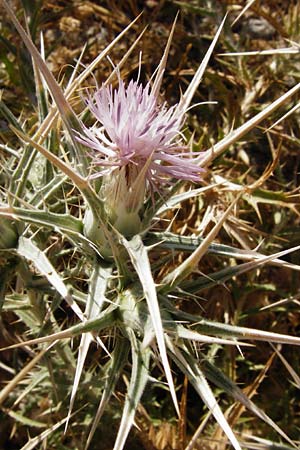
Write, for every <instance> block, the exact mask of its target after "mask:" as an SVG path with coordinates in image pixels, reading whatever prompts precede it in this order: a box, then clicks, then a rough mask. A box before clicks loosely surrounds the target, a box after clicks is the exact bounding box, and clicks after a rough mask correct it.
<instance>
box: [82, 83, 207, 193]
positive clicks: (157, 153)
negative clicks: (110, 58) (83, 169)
mask: <svg viewBox="0 0 300 450" xmlns="http://www.w3.org/2000/svg"><path fill="white" fill-rule="evenodd" d="M87 105H88V107H89V109H90V111H91V112H92V113H93V115H94V116H95V118H96V119H97V122H96V124H95V125H94V126H93V127H91V128H86V127H84V133H82V134H80V135H78V136H77V139H78V140H79V141H80V142H81V143H82V144H84V145H85V146H87V147H89V148H91V149H92V150H93V152H92V157H93V163H94V165H96V166H99V167H101V169H100V171H98V172H97V173H96V174H94V175H93V177H94V178H96V177H99V176H102V175H104V174H107V173H110V172H112V171H114V170H115V169H117V168H119V169H121V168H122V167H124V166H128V167H127V169H128V170H129V171H130V167H132V168H133V166H135V170H134V171H135V172H137V173H139V172H141V171H145V177H146V180H147V181H148V182H149V184H150V185H152V186H153V185H159V184H161V183H162V182H164V181H166V179H168V178H169V179H170V178H176V179H181V180H189V181H196V182H197V181H199V176H200V175H199V174H200V172H201V171H202V169H201V168H200V167H199V166H198V164H196V162H195V161H194V160H193V157H195V153H192V152H191V151H190V150H189V148H188V146H187V145H183V143H182V135H181V132H180V129H181V127H182V124H183V116H184V114H183V113H182V112H180V111H179V109H178V108H177V106H176V105H175V106H173V107H171V108H167V106H166V103H164V104H161V105H159V104H158V101H157V97H156V96H155V95H154V94H153V93H151V90H150V84H149V83H148V84H147V85H146V86H145V87H143V86H142V84H139V83H138V82H136V81H131V82H130V83H129V85H128V86H127V88H126V87H125V85H124V82H123V81H122V80H119V86H118V88H117V89H113V87H112V86H111V85H109V86H107V87H105V86H102V87H101V88H100V89H99V90H98V91H97V92H96V93H95V94H94V96H93V97H92V98H91V97H90V98H88V100H87ZM99 124H100V125H101V126H100V127H99ZM145 168H146V170H145Z"/></svg>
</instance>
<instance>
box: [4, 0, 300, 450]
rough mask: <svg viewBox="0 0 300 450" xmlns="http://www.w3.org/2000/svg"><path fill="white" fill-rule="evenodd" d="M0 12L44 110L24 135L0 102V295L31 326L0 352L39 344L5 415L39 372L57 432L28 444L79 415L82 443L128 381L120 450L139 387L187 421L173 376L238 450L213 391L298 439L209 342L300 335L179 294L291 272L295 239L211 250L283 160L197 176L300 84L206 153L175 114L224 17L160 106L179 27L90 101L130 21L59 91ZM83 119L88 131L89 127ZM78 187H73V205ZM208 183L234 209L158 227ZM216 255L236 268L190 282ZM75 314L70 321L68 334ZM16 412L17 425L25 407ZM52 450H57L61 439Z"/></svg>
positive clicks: (9, 393)
mask: <svg viewBox="0 0 300 450" xmlns="http://www.w3.org/2000/svg"><path fill="white" fill-rule="evenodd" d="M1 4H2V5H3V7H4V9H5V11H6V13H7V15H8V17H9V18H10V20H11V21H12V23H13V24H14V26H15V28H16V30H17V31H18V33H19V35H20V36H21V38H22V40H23V42H24V44H25V45H26V47H27V49H28V51H29V52H30V54H31V57H32V61H33V67H34V74H35V81H36V89H37V91H36V96H37V98H38V100H39V102H38V118H36V123H35V126H34V127H32V128H30V127H29V126H27V125H26V124H25V125H24V124H23V123H22V122H21V121H19V120H18V119H17V118H16V117H14V115H13V113H12V112H11V111H10V110H9V109H8V107H7V106H6V105H4V103H2V104H1V110H2V112H3V114H4V115H5V117H6V119H7V120H8V122H9V123H10V126H11V129H12V130H13V131H14V133H15V135H16V136H17V138H18V139H19V141H20V143H21V144H17V145H16V147H15V148H11V147H9V146H3V150H5V152H6V155H8V156H7V158H6V168H5V171H6V173H7V174H8V176H7V177H6V178H7V181H6V182H5V187H4V189H3V195H2V197H1V207H0V214H1V234H2V235H1V240H0V242H1V264H2V267H3V270H2V275H1V277H2V280H3V287H1V297H2V299H1V300H3V309H4V311H13V312H14V314H16V315H17V316H18V317H19V318H20V319H21V321H22V322H23V323H24V324H25V326H26V334H22V337H21V336H19V337H18V339H14V342H13V343H11V345H9V346H8V347H6V349H13V348H19V347H21V348H25V349H29V348H30V349H31V348H32V346H35V347H34V348H36V352H33V351H32V350H30V355H31V356H32V360H31V361H30V362H29V363H27V365H25V366H24V368H23V370H22V371H21V372H20V374H17V375H15V377H14V378H12V379H11V380H10V382H9V383H8V384H7V386H5V387H4V388H3V390H2V391H1V393H0V404H6V402H7V403H8V402H9V399H10V398H12V399H13V400H14V403H13V404H11V405H10V407H9V408H10V410H9V411H10V412H12V411H13V409H14V405H16V406H18V405H19V404H20V405H21V403H20V397H19V398H14V389H15V387H16V386H17V385H18V384H19V383H20V382H22V381H23V380H24V379H25V378H26V377H27V376H28V374H29V373H31V372H32V371H33V372H34V374H35V377H34V379H33V381H32V382H29V383H28V384H27V388H26V390H25V392H24V396H26V397H27V398H28V397H29V394H30V393H31V392H33V391H37V392H38V393H39V379H40V378H39V377H41V379H42V378H43V379H46V380H47V383H48V385H50V383H51V385H52V386H53V389H54V393H55V395H54V397H56V400H57V403H56V404H55V405H54V403H52V402H53V400H52V399H51V405H49V408H47V409H46V411H45V414H47V415H48V416H49V417H50V416H51V409H53V410H54V411H55V412H56V411H58V410H59V409H60V415H59V417H60V418H59V420H57V421H56V423H54V421H55V414H54V419H51V425H50V426H48V425H47V427H46V428H45V430H44V431H43V432H42V433H41V434H38V435H36V436H35V437H32V438H30V439H29V441H28V442H27V444H25V446H24V447H23V448H24V449H25V448H27V449H28V448H35V447H37V446H39V445H40V444H41V442H44V443H46V442H49V441H51V436H52V435H54V434H55V432H56V430H57V429H59V430H61V428H63V427H64V428H65V433H66V436H67V435H68V432H69V429H70V428H72V426H73V421H76V417H78V416H80V414H82V411H84V410H85V408H86V410H88V416H89V420H87V422H88V426H85V430H84V432H83V433H84V436H85V437H84V439H83V441H81V442H80V443H77V444H76V445H77V446H78V448H85V449H88V448H92V446H93V445H96V444H93V438H94V435H95V433H97V428H98V427H99V426H101V421H102V420H104V418H105V412H107V411H109V409H110V407H111V405H112V404H114V402H115V400H114V397H115V396H117V395H118V389H120V388H119V385H120V384H122V380H125V385H126V391H125V397H124V399H123V400H122V413H121V416H120V420H119V424H118V429H117V432H116V437H115V442H114V449H115V450H121V449H123V448H124V446H125V444H126V441H127V439H128V436H129V434H130V431H131V429H132V428H133V426H134V424H135V416H136V415H137V413H138V411H139V408H140V405H141V404H142V403H143V394H144V392H145V389H146V386H149V385H151V384H154V383H157V384H158V385H159V386H160V387H161V389H166V387H167V389H168V392H169V395H170V398H171V399H172V403H173V408H174V414H175V415H177V417H178V418H180V417H181V416H182V412H181V411H180V406H179V401H178V393H177V386H176V381H177V379H176V374H177V373H181V374H183V375H184V376H185V377H186V379H187V380H188V382H189V383H190V384H191V385H192V386H193V388H194V390H195V392H196V393H197V395H199V397H200V398H201V400H202V402H203V404H204V405H205V406H206V407H207V409H208V410H209V412H210V414H211V415H212V416H213V417H214V419H215V421H216V423H217V424H218V425H219V427H220V428H221V429H222V432H224V434H225V436H226V439H227V440H228V442H229V443H230V444H231V445H232V446H233V448H235V449H236V450H240V449H241V443H240V442H239V439H238V438H237V433H236V432H235V430H234V429H233V427H232V426H231V425H230V423H229V421H228V420H227V418H226V416H225V414H224V412H223V411H222V408H221V407H220V405H219V401H218V398H217V397H216V395H215V393H214V389H213V388H212V386H211V385H216V386H217V387H218V388H219V389H221V390H222V391H224V392H225V393H226V394H228V395H229V396H231V397H232V398H233V399H234V400H235V401H237V402H240V403H241V405H243V407H245V408H247V409H248V410H249V411H250V412H251V413H252V414H253V415H255V416H257V417H258V418H259V419H260V420H261V421H264V422H265V423H266V424H267V425H268V426H269V427H270V428H272V429H273V430H275V432H276V433H277V434H278V435H279V436H280V437H281V438H282V439H284V440H285V441H286V442H287V443H288V444H289V445H290V446H294V442H293V440H292V439H291V438H290V437H289V436H287V435H286V433H285V432H284V431H283V430H282V429H281V428H280V427H279V426H278V425H277V424H276V423H275V422H274V421H273V420H272V419H271V418H270V417H269V416H268V415H267V414H266V413H265V412H264V411H263V410H262V409H260V408H259V407H258V406H257V405H256V404H255V403H254V402H253V401H252V400H251V398H250V396H247V395H246V394H245V393H244V391H243V390H242V389H241V388H240V387H239V386H238V385H237V384H236V383H235V382H234V381H233V380H232V379H231V378H230V377H229V376H228V375H227V374H226V373H225V372H223V371H222V370H220V369H219V368H218V367H217V365H216V364H215V363H214V361H213V359H212V358H210V357H208V356H207V354H206V350H205V349H206V347H208V348H209V347H213V348H219V347H220V346H222V347H223V346H224V347H226V346H228V347H231V348H237V349H243V348H246V349H248V347H249V346H252V345H253V343H254V342H255V341H266V342H269V343H276V344H293V345H300V338H298V337H295V336H290V335H287V334H280V333H275V332H272V331H268V330H261V329H254V328H250V327H241V326H238V325H234V324H229V323H223V322H217V321H211V320H208V319H206V318H205V316H204V315H201V314H200V313H197V314H195V313H191V312H189V311H188V310H185V309H184V308H181V307H180V302H179V306H178V305H177V304H176V301H175V300H177V299H185V298H186V299H187V301H191V302H192V301H193V297H197V296H199V295H200V292H202V291H204V290H205V289H208V288H210V287H212V286H215V285H217V284H221V283H225V282H226V281H228V280H232V279H234V278H235V277H237V276H239V275H241V274H243V273H246V272H249V271H254V269H256V270H257V269H258V268H260V267H262V266H264V265H267V264H272V265H274V266H279V267H283V268H285V269H286V270H289V271H291V272H292V271H295V272H297V271H299V269H300V267H299V266H298V265H296V264H292V263H289V262H287V261H285V260H284V259H281V258H282V257H283V256H285V255H286V254H289V253H292V252H294V251H296V250H299V246H298V247H293V248H288V249H285V250H281V251H278V252H277V253H273V254H271V255H264V254H262V253H260V252H259V251H257V250H255V251H254V250H249V249H245V248H241V249H239V248H236V247H233V246H229V245H221V244H218V243H217V242H215V239H216V238H217V236H218V234H219V232H220V231H221V230H222V228H224V229H226V227H227V228H228V227H229V224H230V221H232V220H234V217H235V216H234V211H235V209H237V208H238V207H239V204H240V202H242V201H249V202H251V201H252V204H253V205H254V207H255V206H256V205H255V201H256V200H257V197H255V195H254V194H253V192H256V193H257V189H258V188H259V187H260V185H261V184H262V183H263V182H264V181H265V180H266V179H267V178H268V177H269V176H270V175H271V173H272V171H273V170H274V169H275V168H276V165H277V162H278V161H277V159H276V158H274V161H273V163H272V164H271V165H270V167H268V168H267V169H266V171H265V172H264V173H263V175H262V176H261V178H260V179H259V180H257V181H256V182H253V184H252V185H250V186H249V185H247V186H246V185H245V186H243V184H238V183H230V182H229V181H227V180H226V179H220V178H218V177H217V175H216V176H215V181H214V182H213V183H209V182H206V181H205V176H206V174H207V173H208V172H209V170H210V169H209V165H210V164H212V162H213V160H214V159H215V158H217V157H218V156H220V155H221V154H223V152H225V151H226V150H227V149H228V148H229V147H230V146H231V145H232V144H233V143H235V142H237V141H238V140H239V139H241V137H242V136H244V135H245V134H246V133H247V132H249V131H250V130H251V129H252V128H254V127H255V126H256V125H258V124H259V123H260V122H262V121H263V120H264V119H265V118H267V117H269V116H270V114H271V113H272V112H273V111H275V110H276V109H277V108H279V107H280V106H282V105H283V104H284V103H285V102H287V101H288V100H290V99H291V98H292V97H293V95H294V94H295V93H296V92H297V91H298V90H299V88H300V84H299V83H298V84H296V85H295V86H294V87H292V88H291V89H290V90H289V91H288V92H286V93H285V94H284V95H282V96H281V97H280V98H278V99H277V100H276V101H275V102H273V103H271V104H270V105H268V106H266V107H265V108H264V109H263V110H262V111H261V112H259V113H257V114H256V115H254V116H253V117H252V118H251V119H249V120H248V121H247V122H246V123H244V124H243V125H241V126H240V127H238V128H236V129H234V130H233V131H230V132H229V133H228V134H227V135H225V137H223V139H221V140H220V141H219V142H217V143H216V144H215V145H214V146H213V147H212V148H210V149H207V150H203V149H200V151H198V150H196V149H195V144H194V142H193V139H192V138H190V137H189V136H188V134H187V132H186V130H185V119H186V116H187V114H188V111H189V110H190V108H191V106H192V100H193V97H194V95H195V93H196V91H197V89H198V87H199V84H200V82H201V80H202V78H203V75H204V72H205V69H206V67H207V65H208V63H209V60H210V58H211V56H212V53H213V51H214V48H215V45H216V43H217V41H218V39H219V36H220V34H221V32H222V29H223V26H224V22H225V19H224V20H223V22H222V23H221V25H220V26H219V28H218V30H217V32H216V34H215V36H214V38H213V40H212V42H211V44H210V46H209V49H208V50H207V53H206V55H205V57H204V58H203V60H202V62H201V64H200V66H199V68H198V69H197V70H196V72H195V74H194V76H193V78H192V80H191V82H190V84H189V85H188V87H187V89H186V90H185V92H184V93H182V95H181V97H180V100H179V102H178V103H177V104H176V105H174V106H167V103H166V102H164V101H161V100H160V94H161V85H162V80H163V75H164V72H165V68H166V64H167V58H168V54H169V51H170V47H171V45H172V38H173V35H174V30H175V28H176V21H175V22H174V24H173V27H172V29H171V30H170V34H169V38H168V41H167V42H166V47H165V51H164V54H163V55H162V58H161V61H160V63H159V66H158V67H157V70H156V71H155V73H154V75H153V76H152V77H151V78H150V81H148V83H146V84H145V85H143V84H142V83H141V82H140V81H139V78H138V79H137V80H131V81H129V82H128V83H127V82H126V81H124V80H123V79H122V77H121V68H122V64H123V63H125V62H126V55H125V57H124V61H121V62H120V63H119V64H118V65H117V66H116V67H115V66H113V69H112V72H113V73H112V76H114V77H115V79H117V81H116V83H115V84H113V82H112V81H111V80H108V82H106V83H104V84H103V85H102V86H101V87H100V88H99V86H96V87H95V89H94V91H93V92H92V93H91V91H90V90H89V91H88V93H86V94H84V92H85V89H83V90H81V89H80V87H81V86H84V85H85V82H86V80H87V79H88V77H89V76H90V75H91V73H92V71H93V70H94V68H95V67H96V66H97V65H101V62H103V60H104V58H105V57H106V56H107V55H109V52H110V50H111V48H112V47H113V46H114V45H116V44H117V43H118V42H119V41H120V39H122V38H123V37H124V35H125V33H126V32H127V31H128V29H129V28H130V27H132V25H133V24H134V22H133V23H131V24H130V25H129V26H128V27H127V28H126V29H125V30H124V31H123V32H122V33H120V35H119V36H118V37H117V38H116V39H115V40H114V41H113V42H112V44H111V45H109V46H108V47H107V48H106V49H105V50H104V51H103V52H102V53H101V54H100V55H99V56H98V57H97V58H96V60H95V61H93V62H91V64H90V65H89V66H88V67H87V68H86V69H84V70H83V71H82V72H80V73H79V74H78V72H79V68H80V61H79V62H78V64H77V66H76V68H75V70H74V73H73V75H72V77H71V80H70V83H69V84H68V85H67V87H66V88H65V89H62V88H61V87H60V85H59V84H58V83H57V81H56V80H55V78H54V77H53V75H52V73H51V72H50V71H49V69H48V67H47V65H46V63H45V61H44V58H43V51H42V52H41V53H40V52H39V51H38V50H37V48H36V47H35V46H34V44H33V42H32V40H31V38H30V36H29V35H28V34H27V33H26V32H25V31H24V29H23V27H22V26H21V24H20V23H19V21H18V19H17V18H16V17H15V15H14V13H13V11H12V10H11V8H10V6H9V5H8V3H7V2H6V1H4V0H2V1H1ZM135 45H136V42H135V43H134V44H133V48H131V49H129V50H128V53H129V52H131V51H132V50H133V49H135ZM112 79H113V78H112ZM79 89H80V90H81V96H82V97H83V98H84V102H85V103H84V105H83V106H82V112H81V113H75V112H74V106H72V100H71V99H72V96H73V94H74V93H77V92H79ZM82 91H83V94H82ZM50 98H52V101H50ZM87 116H88V118H89V123H91V125H87V121H86V118H87ZM40 170H41V171H42V174H43V176H41V174H40ZM4 173H5V172H4ZM70 182H71V183H72V188H70ZM73 186H74V188H75V189H76V194H74V196H73V197H72V192H73ZM187 186H188V187H187ZM216 186H218V187H220V189H222V190H223V193H224V195H227V194H229V197H227V198H230V201H229V202H228V204H227V205H226V208H224V210H223V211H217V212H216V214H215V215H213V214H210V213H209V211H208V210H207V212H206V214H210V216H209V222H210V223H211V224H212V226H211V228H210V230H209V231H208V232H206V233H205V236H191V237H189V236H181V235H179V234H176V233H171V232H170V230H169V228H167V229H166V228H165V227H164V226H163V224H164V220H168V221H169V223H170V225H172V221H173V220H174V208H175V207H176V206H177V205H180V204H182V203H184V202H186V201H190V200H191V199H195V198H199V197H201V195H202V194H204V193H205V192H206V191H211V192H212V191H213V189H214V188H215V187H216ZM4 193H5V195H4ZM79 198H82V200H79ZM74 201H75V205H74V203H73V202H74ZM260 201H263V200H261V199H260ZM73 211H75V214H74V213H73ZM65 242H67V244H66V245H65V246H64V243H65ZM57 249H58V250H57ZM182 250H184V251H185V252H188V256H186V257H185V258H184V259H183V260H181V259H180V258H178V259H177V258H175V257H173V256H174V253H176V252H179V251H182ZM210 253H215V254H217V255H221V256H225V257H227V258H228V259H229V258H235V260H242V261H243V262H241V263H236V264H235V265H228V266H226V267H224V268H222V269H221V270H218V271H216V272H214V273H210V274H209V275H202V274H199V264H200V261H201V260H202V258H203V257H204V256H205V255H206V254H210ZM67 256H68V257H69V259H68V265H65V263H64V261H66V259H64V258H65V257H67ZM79 280H83V281H82V282H81V281H79ZM66 305H67V306H66ZM62 313H63V314H65V316H63V317H62ZM71 321H73V323H74V321H75V322H76V323H75V324H73V325H71V324H70V322H71ZM249 341H250V343H249ZM73 344H74V345H73ZM200 344H201V345H200ZM204 344H205V345H204ZM199 345H200V346H199ZM240 351H241V352H242V351H243V350H240ZM92 352H96V353H97V354H98V355H99V360H97V361H95V363H94V367H93V368H92V369H91V371H89V370H88V369H87V366H88V362H87V361H88V358H87V356H88V353H89V354H91V353H92ZM42 361H45V364H44V365H42ZM68 367H70V368H72V370H71V372H72V373H71V374H68V375H67V376H69V375H70V376H72V380H73V381H72V388H71V389H70V390H69V389H68V387H69V386H68V385H66V384H64V383H63V381H62V373H64V371H65V370H66V368H68ZM89 383H90V386H91V389H88V384H89ZM39 395H40V394H39ZM84 396H87V397H86V400H87V403H88V404H87V405H86V404H84V405H83V406H82V410H81V411H76V410H75V407H76V400H77V399H78V398H80V399H81V401H82V400H83V398H84ZM66 398H68V401H69V406H68V410H67V407H66ZM49 402H50V400H49ZM61 404H63V406H62V407H61ZM64 408H65V410H64ZM7 411H8V410H7ZM62 412H63V413H64V414H63V415H61V414H62ZM15 417H17V415H16V414H15ZM18 417H19V418H20V417H22V419H21V420H20V421H21V422H22V421H23V423H26V419H27V418H26V406H23V411H22V414H20V413H19V416H18ZM179 420H180V419H179ZM199 421H200V418H199ZM28 422H30V421H29V418H28ZM28 422H27V423H28ZM37 424H40V426H43V424H44V425H45V423H44V422H43V421H34V420H33V419H32V425H33V426H38V425H37ZM61 433H62V434H63V429H62V430H61ZM199 439H201V436H200V437H199V436H198V434H197V433H196V434H195V435H194V437H193V438H192V439H191V440H190V442H189V443H188V444H187V447H186V448H190V449H191V448H194V447H193V445H196V442H197V441H198V440H199ZM45 445H47V444H45ZM51 445H53V448H54V447H55V445H56V444H55V443H53V444H51ZM55 448H56V447H55ZM57 448H58V447H57ZM94 448H97V447H94ZM195 448H196V447H195Z"/></svg>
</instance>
